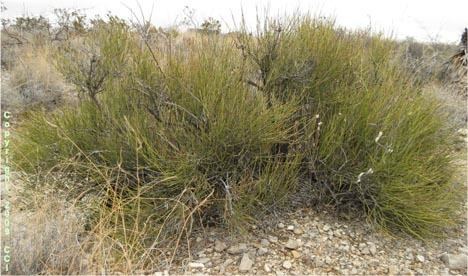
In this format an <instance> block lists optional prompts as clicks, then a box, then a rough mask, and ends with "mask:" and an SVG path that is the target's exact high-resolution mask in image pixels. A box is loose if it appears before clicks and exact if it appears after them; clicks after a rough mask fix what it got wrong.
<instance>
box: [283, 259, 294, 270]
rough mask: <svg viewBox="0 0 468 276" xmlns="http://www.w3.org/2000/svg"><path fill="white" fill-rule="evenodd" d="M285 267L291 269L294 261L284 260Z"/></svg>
mask: <svg viewBox="0 0 468 276" xmlns="http://www.w3.org/2000/svg"><path fill="white" fill-rule="evenodd" d="M283 267H284V268H285V269H291V267H292V263H291V262H290V261H284V262H283Z"/></svg>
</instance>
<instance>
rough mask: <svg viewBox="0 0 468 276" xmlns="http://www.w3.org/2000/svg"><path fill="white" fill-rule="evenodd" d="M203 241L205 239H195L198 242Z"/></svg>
mask: <svg viewBox="0 0 468 276" xmlns="http://www.w3.org/2000/svg"><path fill="white" fill-rule="evenodd" d="M202 240H203V239H202V238H201V237H197V238H196V239H195V241H196V242H201V241H202Z"/></svg>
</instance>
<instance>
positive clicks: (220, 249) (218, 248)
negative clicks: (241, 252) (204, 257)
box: [214, 240, 227, 252]
mask: <svg viewBox="0 0 468 276" xmlns="http://www.w3.org/2000/svg"><path fill="white" fill-rule="evenodd" d="M226 248H227V245H226V244H225V243H224V242H222V241H218V240H216V241H215V246H214V250H215V251H216V252H223V251H224V250H226Z"/></svg>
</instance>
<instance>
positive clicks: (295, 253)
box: [291, 250, 301, 259]
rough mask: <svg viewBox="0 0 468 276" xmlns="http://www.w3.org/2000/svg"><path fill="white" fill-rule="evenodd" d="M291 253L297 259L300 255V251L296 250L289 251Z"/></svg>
mask: <svg viewBox="0 0 468 276" xmlns="http://www.w3.org/2000/svg"><path fill="white" fill-rule="evenodd" d="M291 254H292V256H293V258H294V259H299V258H300V257H301V253H299V252H298V251H296V250H293V251H291Z"/></svg>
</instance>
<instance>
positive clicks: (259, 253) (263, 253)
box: [257, 247, 268, 256]
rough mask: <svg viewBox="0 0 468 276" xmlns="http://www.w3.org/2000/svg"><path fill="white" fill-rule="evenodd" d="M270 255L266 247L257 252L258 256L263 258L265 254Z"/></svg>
mask: <svg viewBox="0 0 468 276" xmlns="http://www.w3.org/2000/svg"><path fill="white" fill-rule="evenodd" d="M267 253H268V249H266V248H265V247H260V248H259V249H258V250H257V255H258V256H263V255H265V254H267Z"/></svg>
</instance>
